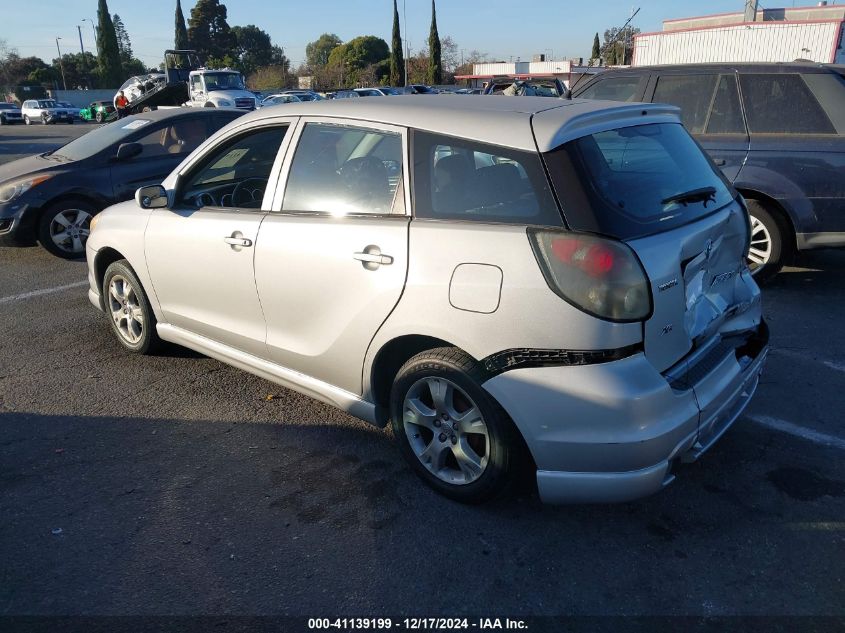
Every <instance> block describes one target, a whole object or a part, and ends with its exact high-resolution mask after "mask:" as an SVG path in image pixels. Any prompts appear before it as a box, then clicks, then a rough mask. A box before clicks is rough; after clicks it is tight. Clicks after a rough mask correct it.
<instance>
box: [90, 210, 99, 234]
mask: <svg viewBox="0 0 845 633" xmlns="http://www.w3.org/2000/svg"><path fill="white" fill-rule="evenodd" d="M99 221H100V215H99V214H97V215H95V216H94V217H93V218H91V221H90V222H89V223H88V230H89V231H90V232H91V233H93V232H94V228H95V227H96V226H97V222H99Z"/></svg>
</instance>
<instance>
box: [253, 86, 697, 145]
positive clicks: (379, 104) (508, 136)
mask: <svg viewBox="0 0 845 633" xmlns="http://www.w3.org/2000/svg"><path fill="white" fill-rule="evenodd" d="M678 112H680V111H679V110H678V108H675V107H672V106H665V105H662V104H642V103H639V104H637V103H635V104H631V103H620V102H615V101H597V100H592V99H590V100H586V99H572V100H569V99H550V98H549V97H497V96H484V95H448V94H447V95H439V96H438V97H437V98H436V99H420V98H419V97H416V96H412V95H403V96H397V97H395V98H393V99H376V100H375V101H370V100H369V99H362V100H360V101H359V100H357V99H339V100H324V101H308V102H300V103H291V104H288V105H287V106H285V108H284V112H279V111H275V112H274V111H272V109H270V110H269V111H267V110H263V109H262V110H257V111H255V112H252V113H250V114H246V115H244V117H243V118H242V119H239V124H246V123H249V122H251V121H256V120H264V119H272V118H275V117H282V116H284V117H290V116H306V117H307V116H313V117H333V118H340V119H354V120H356V121H363V122H367V121H370V122H373V123H384V124H388V125H397V126H401V127H409V128H414V129H418V130H424V131H428V132H435V133H438V134H444V135H446V136H455V137H459V138H472V139H474V140H477V141H479V142H482V143H492V144H495V145H502V146H505V147H513V148H516V149H522V150H528V151H536V150H537V149H539V150H540V151H543V152H545V151H549V150H550V149H553V148H554V147H557V146H558V145H560V144H561V143H563V142H566V140H568V139H571V138H576V137H577V136H578V135H583V134H589V133H591V132H590V131H589V130H590V129H592V130H593V131H596V129H598V128H597V127H596V126H598V127H602V126H603V128H604V129H607V128H609V127H613V126H614V124H616V123H617V122H618V123H620V125H621V124H623V123H622V121H623V120H624V119H631V118H635V119H636V122H637V123H645V122H646V120H648V122H654V121H655V120H657V119H659V120H661V121H671V122H674V123H677V122H678V121H679V119H678ZM532 120H533V121H534V126H533V134H532V127H531V122H532ZM629 124H630V123H629ZM591 126H592V127H591ZM584 130H588V131H584ZM573 134H574V135H573Z"/></svg>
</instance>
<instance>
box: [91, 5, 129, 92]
mask: <svg viewBox="0 0 845 633" xmlns="http://www.w3.org/2000/svg"><path fill="white" fill-rule="evenodd" d="M97 49H98V50H99V51H100V55H99V57H98V58H97V65H98V68H99V75H100V84H101V85H102V86H103V87H104V88H117V87H118V86H119V85H121V84H122V83H123V81H124V80H125V79H126V77H124V76H123V67H122V65H121V63H120V48H119V46H118V44H117V35H116V34H115V31H114V24H113V23H112V20H111V14H109V7H108V4H106V0H99V4H98V5H97Z"/></svg>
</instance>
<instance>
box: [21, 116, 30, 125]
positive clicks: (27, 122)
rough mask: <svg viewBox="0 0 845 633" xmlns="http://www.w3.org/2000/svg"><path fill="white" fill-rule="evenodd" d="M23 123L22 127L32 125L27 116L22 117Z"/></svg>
mask: <svg viewBox="0 0 845 633" xmlns="http://www.w3.org/2000/svg"><path fill="white" fill-rule="evenodd" d="M23 122H24V125H32V121H30V119H29V115H28V114H24V115H23Z"/></svg>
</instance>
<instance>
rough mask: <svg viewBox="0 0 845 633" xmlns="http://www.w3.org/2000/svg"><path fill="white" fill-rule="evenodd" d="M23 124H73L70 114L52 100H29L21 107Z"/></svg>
mask: <svg viewBox="0 0 845 633" xmlns="http://www.w3.org/2000/svg"><path fill="white" fill-rule="evenodd" d="M21 114H23V122H24V123H26V124H27V125H32V124H33V123H38V122H40V123H42V124H44V125H47V124H48V123H60V122H61V123H73V117H72V116H71V114H70V113H69V112H68V111H67V110H65V109H64V108H62V107H60V106H59V104H58V103H57V102H56V101H54V100H53V99H29V100H27V101H24V102H23V105H22V106H21Z"/></svg>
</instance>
